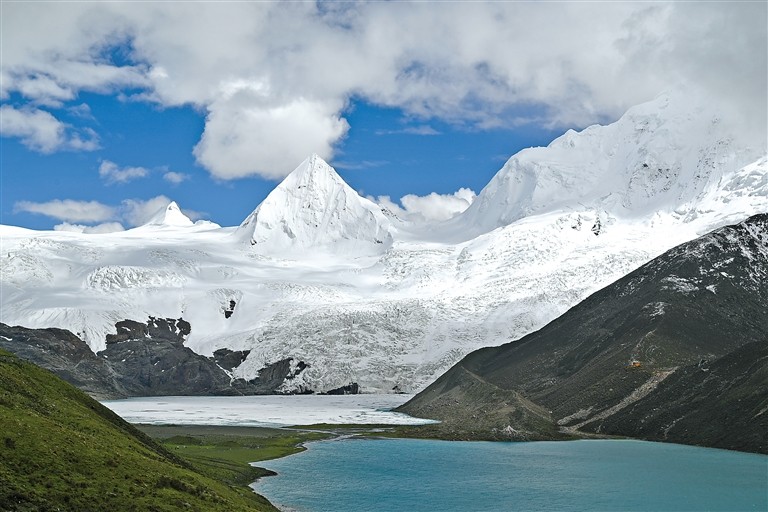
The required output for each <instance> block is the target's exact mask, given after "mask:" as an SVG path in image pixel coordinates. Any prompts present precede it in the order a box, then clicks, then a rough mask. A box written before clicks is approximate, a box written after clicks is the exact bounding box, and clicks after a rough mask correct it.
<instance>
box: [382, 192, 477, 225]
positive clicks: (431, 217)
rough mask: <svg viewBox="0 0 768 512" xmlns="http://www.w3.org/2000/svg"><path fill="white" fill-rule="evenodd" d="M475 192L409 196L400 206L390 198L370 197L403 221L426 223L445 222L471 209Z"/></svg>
mask: <svg viewBox="0 0 768 512" xmlns="http://www.w3.org/2000/svg"><path fill="white" fill-rule="evenodd" d="M475 196H476V194H475V192H474V191H472V190H471V189H468V188H460V189H459V190H457V191H456V192H454V193H453V194H438V193H436V192H432V193H430V194H427V195H425V196H417V195H414V194H408V195H405V196H403V197H401V198H400V204H402V206H400V205H398V204H397V203H395V202H394V201H392V199H391V198H390V197H389V196H379V197H377V198H373V197H369V199H371V200H372V201H374V202H376V203H377V204H378V205H379V206H381V207H383V208H387V209H388V210H389V211H391V212H392V213H394V214H395V215H397V216H398V217H400V218H401V219H403V220H409V221H416V222H424V221H443V220H448V219H450V218H451V217H453V216H455V215H456V214H459V213H461V212H463V211H464V210H466V209H467V208H469V205H470V204H472V201H474V200H475Z"/></svg>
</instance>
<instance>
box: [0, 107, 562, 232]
mask: <svg viewBox="0 0 768 512" xmlns="http://www.w3.org/2000/svg"><path fill="white" fill-rule="evenodd" d="M11 103H13V101H11ZM83 104H85V105H88V107H89V115H87V116H83V115H82V114H81V113H77V114H74V113H72V112H71V109H72V108H73V107H77V106H79V105H83ZM53 111H54V112H57V113H60V115H61V118H62V119H65V120H66V122H67V123H68V124H71V125H72V126H74V127H77V128H80V129H82V128H91V129H93V130H94V131H96V133H97V134H98V136H99V148H98V149H95V150H93V151H57V152H54V153H49V154H45V153H40V152H38V151H34V150H31V149H29V148H28V147H26V146H24V144H22V142H21V141H20V139H18V138H11V137H7V138H3V139H0V145H1V148H2V152H1V153H0V166H1V167H2V171H3V172H2V177H1V178H2V187H1V188H0V197H1V198H2V211H1V212H0V214H1V215H2V219H1V220H0V223H2V224H9V225H16V226H23V227H28V228H32V229H52V228H53V226H54V225H57V224H60V223H61V222H62V220H60V219H57V218H53V217H49V216H46V215H41V214H36V213H29V212H25V211H20V210H19V209H18V208H16V209H14V205H17V203H19V202H20V201H31V202H36V203H45V202H48V201H52V200H56V199H61V198H68V199H73V200H77V201H94V200H95V201H99V202H101V203H105V204H108V205H119V204H120V203H121V201H123V200H125V199H136V200H148V199H151V198H153V197H156V196H158V195H163V196H165V197H167V198H169V199H172V200H175V201H177V202H178V203H179V205H180V206H181V207H182V208H184V209H187V210H191V211H194V212H197V213H199V214H200V218H203V219H209V220H212V221H214V222H217V223H219V224H221V225H222V226H233V225H237V224H239V223H240V222H241V221H242V220H243V219H244V218H245V217H246V216H247V215H248V214H249V213H250V212H251V211H252V210H253V209H254V208H255V207H256V206H258V204H259V202H261V200H262V199H264V197H266V195H267V194H268V193H269V192H270V191H271V190H272V189H273V188H274V187H275V185H276V184H277V183H278V182H279V179H265V178H262V177H260V176H252V177H246V178H239V179H234V180H226V181H225V180H221V179H217V178H215V177H212V176H211V175H210V174H209V173H208V172H207V171H206V170H205V169H204V168H203V167H201V166H200V165H199V164H198V163H197V162H196V160H195V157H194V156H193V154H192V149H193V147H194V146H195V144H196V143H197V142H198V141H199V139H200V136H201V135H202V132H203V128H204V124H205V115H204V113H203V112H199V111H198V110H196V109H194V108H193V107H191V106H181V107H171V108H158V106H157V105H153V104H150V103H144V102H136V101H125V100H120V99H118V98H117V97H116V96H111V95H102V94H95V93H85V94H80V95H78V97H77V98H76V99H75V100H73V101H71V102H68V103H66V104H64V105H62V106H61V107H60V108H57V109H55V110H53ZM344 117H345V118H346V119H347V121H348V122H349V124H350V129H349V131H348V133H347V135H346V136H345V138H344V139H342V140H341V141H340V142H339V143H338V144H337V145H336V151H335V156H334V157H333V158H331V159H330V163H331V164H332V165H334V167H336V169H337V172H339V174H340V175H341V176H342V177H343V178H344V179H345V181H347V183H349V184H350V185H351V186H352V187H353V188H354V189H355V190H357V191H358V192H360V193H362V194H363V195H370V196H374V197H377V196H390V197H391V198H392V199H394V200H397V199H399V198H400V197H402V196H404V195H406V194H416V195H426V194H429V193H431V192H436V193H438V194H452V193H454V192H455V191H457V190H458V189H459V188H462V187H466V188H469V189H471V190H473V191H475V192H479V191H480V189H482V187H484V186H485V185H486V184H487V183H488V181H489V180H490V178H491V177H492V176H493V175H494V174H495V173H496V171H498V170H499V169H500V168H501V166H502V165H503V164H504V162H505V161H506V159H507V158H509V156H511V155H512V154H513V153H515V152H516V151H518V150H519V149H522V148H524V147H528V146H534V145H546V144H547V143H548V142H549V141H550V140H551V139H552V138H553V137H555V136H557V135H559V134H560V132H561V130H559V129H558V130H547V129H542V128H537V127H535V126H526V127H519V128H503V127H502V128H495V129H487V130H477V129H471V128H468V127H462V126H455V125H453V124H451V123H446V122H440V121H439V120H432V121H431V122H424V121H419V120H409V119H408V116H406V115H405V114H404V113H403V112H402V111H401V110H400V109H396V108H383V107H376V106H373V105H370V104H367V103H364V102H358V103H354V104H352V105H350V107H349V109H348V111H347V113H345V115H344ZM414 131H415V132H416V133H412V132H414ZM307 156H309V155H307ZM104 161H109V162H114V163H115V164H116V165H117V166H118V167H120V168H125V167H142V168H144V169H146V170H147V174H146V176H143V177H137V178H133V179H131V180H129V181H126V182H124V183H123V182H110V181H109V180H106V179H104V178H103V177H100V175H99V167H100V165H101V163H102V162H104ZM299 163H300V161H299V162H292V163H291V165H294V166H295V165H298V164H299ZM169 171H171V172H175V173H179V174H181V175H183V176H184V179H183V181H181V182H180V183H172V182H169V181H167V180H165V179H164V178H163V176H164V175H165V174H166V173H167V172H169ZM86 224H93V223H91V222H86ZM126 227H128V226H126Z"/></svg>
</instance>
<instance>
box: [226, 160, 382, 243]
mask: <svg viewBox="0 0 768 512" xmlns="http://www.w3.org/2000/svg"><path fill="white" fill-rule="evenodd" d="M389 226H390V223H389V220H388V219H387V218H386V217H385V216H384V214H382V213H381V210H380V209H379V207H378V206H376V205H375V204H374V203H373V202H371V201H369V200H368V199H365V198H363V197H361V196H360V195H359V194H358V193H357V192H355V191H354V190H353V189H352V188H351V187H350V186H349V185H347V184H346V182H344V180H343V179H342V178H341V176H339V175H338V174H337V173H336V171H335V170H334V169H333V168H332V167H331V166H330V165H328V164H327V163H326V162H325V161H324V160H323V159H322V158H320V157H319V156H318V155H316V154H313V155H312V156H310V157H309V158H307V159H306V160H304V161H303V162H302V163H301V164H299V166H298V167H297V168H296V169H295V170H294V171H293V172H292V173H291V174H289V175H288V176H287V177H286V178H285V179H284V180H283V181H282V183H280V184H279V185H278V186H277V187H276V188H275V189H274V190H273V191H272V192H270V194H269V195H268V196H267V197H266V198H265V199H264V201H262V203H261V204H260V205H259V206H258V207H257V208H256V209H255V210H254V211H253V213H251V214H250V215H249V216H248V217H247V218H246V219H245V220H244V221H243V223H242V224H241V225H240V227H239V228H238V229H237V231H236V236H237V237H239V238H240V239H242V240H244V241H248V242H249V243H250V244H251V245H253V246H254V247H255V248H256V249H257V250H259V251H263V252H269V253H291V254H295V255H300V253H301V251H302V250H304V249H309V248H313V249H322V250H324V251H330V252H343V253H347V254H358V253H372V252H373V253H378V252H382V251H383V250H386V248H388V247H389V246H390V245H391V243H392V236H391V234H390V232H389Z"/></svg>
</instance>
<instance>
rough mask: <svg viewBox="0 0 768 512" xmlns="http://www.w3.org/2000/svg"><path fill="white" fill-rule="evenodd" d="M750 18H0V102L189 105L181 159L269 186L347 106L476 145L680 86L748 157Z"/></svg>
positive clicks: (521, 9)
mask: <svg viewBox="0 0 768 512" xmlns="http://www.w3.org/2000/svg"><path fill="white" fill-rule="evenodd" d="M767 9H768V6H767V5H766V4H765V3H764V2H706V3H691V2H669V3H647V2H614V3H603V2H600V3H589V2H487V3H461V2H455V3H447V4H441V5H440V6H439V7H438V6H436V5H435V4H430V3H426V2H422V3H404V2H359V3H348V4H347V3H345V4H339V5H335V4H328V3H324V2H274V3H272V2H239V3H219V2H211V3H192V4H185V3H179V2H150V3H142V4H134V3H120V2H115V3H96V4H94V3H74V4H72V3H67V4H63V5H59V4H49V3H47V4H40V3H35V2H25V3H22V2H17V3H10V4H8V5H6V6H5V7H4V11H3V19H2V26H1V27H0V29H2V32H3V40H4V42H5V43H6V44H5V46H4V51H3V62H2V68H1V69H0V73H1V74H2V77H3V80H2V87H3V89H2V90H0V96H2V97H7V96H8V94H9V91H10V92H14V91H15V92H18V93H19V94H21V95H23V96H24V97H27V98H29V100H30V101H31V102H33V103H34V102H37V103H35V104H38V105H39V104H46V102H47V104H55V103H56V102H63V101H67V100H68V99H70V98H75V97H76V95H77V93H78V91H80V90H95V91H100V92H106V93H110V92H114V91H121V92H124V93H125V94H128V95H134V97H136V98H137V99H141V100H146V101H153V102H157V103H159V104H161V105H164V106H171V105H183V104H191V105H194V106H196V107H198V108H200V109H201V110H203V111H205V112H206V113H207V117H206V125H205V129H204V133H203V134H202V138H201V140H200V141H199V143H198V144H197V146H196V147H195V150H194V152H195V156H196V157H197V159H198V161H199V162H200V163H201V164H202V165H203V166H205V167H206V168H207V169H208V170H209V171H210V172H211V173H212V174H213V175H214V176H216V177H218V178H220V179H233V178H238V177H242V176H248V175H253V174H258V175H261V176H265V177H268V178H279V177H281V176H283V175H285V174H286V173H287V172H290V170H292V168H293V166H294V165H295V164H296V163H297V162H300V161H301V160H303V159H304V158H305V157H306V156H307V155H308V154H310V153H312V152H316V153H318V154H320V155H321V156H322V157H324V158H326V159H328V158H331V157H332V156H333V150H334V145H335V144H337V143H338V142H339V141H340V140H341V139H342V138H343V137H344V136H345V134H346V133H347V129H348V125H347V121H346V120H345V119H344V113H345V109H346V108H347V107H348V105H349V104H350V100H357V99H361V100H363V101H367V102H370V103H374V104H377V105H381V106H386V107H394V108H398V109H402V110H403V111H404V113H405V114H406V116H407V117H408V118H409V119H411V120H416V121H418V122H423V125H424V126H428V125H427V124H426V123H427V122H428V120H429V119H440V120H442V121H446V122H450V123H456V124H459V125H466V126H468V127H471V128H479V129H483V128H489V127H498V126H509V125H519V124H521V123H534V124H537V125H545V126H547V127H566V126H567V127H571V126H576V125H579V126H584V125H587V124H591V123H594V122H602V121H607V120H611V119H615V118H616V117H618V116H619V115H620V114H621V113H623V111H624V110H626V109H627V108H628V107H629V106H631V105H634V104H637V103H639V102H642V101H645V100H648V99H651V98H653V97H654V96H656V95H657V94H658V93H660V92H662V91H663V90H666V89H670V88H674V87H677V86H679V85H680V84H685V85H687V86H688V87H692V88H696V89H698V90H700V91H701V92H702V93H703V94H704V95H705V96H706V97H707V98H708V99H709V100H710V101H711V102H713V103H719V104H721V105H722V107H723V108H724V109H726V110H728V111H730V113H731V114H732V115H733V116H734V117H736V118H738V119H740V123H741V125H742V126H743V129H744V133H755V134H756V135H755V137H756V139H758V140H760V141H761V143H762V144H764V143H765V142H764V139H765V136H764V134H765V126H766V124H768V123H766V94H765V91H766V89H767V88H768V87H766V76H767V75H768V72H767V70H766V61H767V60H768V58H766V54H767V52H768V44H766V41H767V39H768V35H766V32H767V28H766V24H765V19H766V10H767ZM121 45H122V46H123V47H126V48H127V53H128V55H129V56H130V59H131V61H132V62H133V64H130V65H126V64H125V63H115V62H112V60H111V58H110V53H109V50H110V49H111V48H114V47H115V46H121ZM137 88H138V89H140V92H139V93H137V92H136V91H137ZM41 119H42V118H41ZM48 121H49V122H50V120H48ZM54 132H55V129H54ZM19 136H21V135H19ZM24 137H27V139H25V140H28V141H30V144H37V146H38V147H49V148H52V149H56V148H58V147H59V146H58V145H57V144H55V143H54V144H53V145H48V146H45V145H44V144H42V143H40V142H34V141H35V139H34V138H33V137H32V136H31V135H24ZM53 140H54V141H55V140H56V139H55V138H54V139H53ZM52 149H51V150H52Z"/></svg>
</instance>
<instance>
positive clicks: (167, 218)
mask: <svg viewBox="0 0 768 512" xmlns="http://www.w3.org/2000/svg"><path fill="white" fill-rule="evenodd" d="M193 225H194V223H193V222H192V220H191V219H190V218H189V217H187V216H186V215H184V213H182V211H181V208H179V205H178V204H176V201H171V202H170V204H169V205H168V206H166V207H164V208H161V209H160V210H158V211H157V213H156V214H154V215H153V216H152V218H150V219H149V221H148V222H146V223H145V224H144V225H143V226H161V227H164V226H169V227H171V226H172V227H186V226H193Z"/></svg>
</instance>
